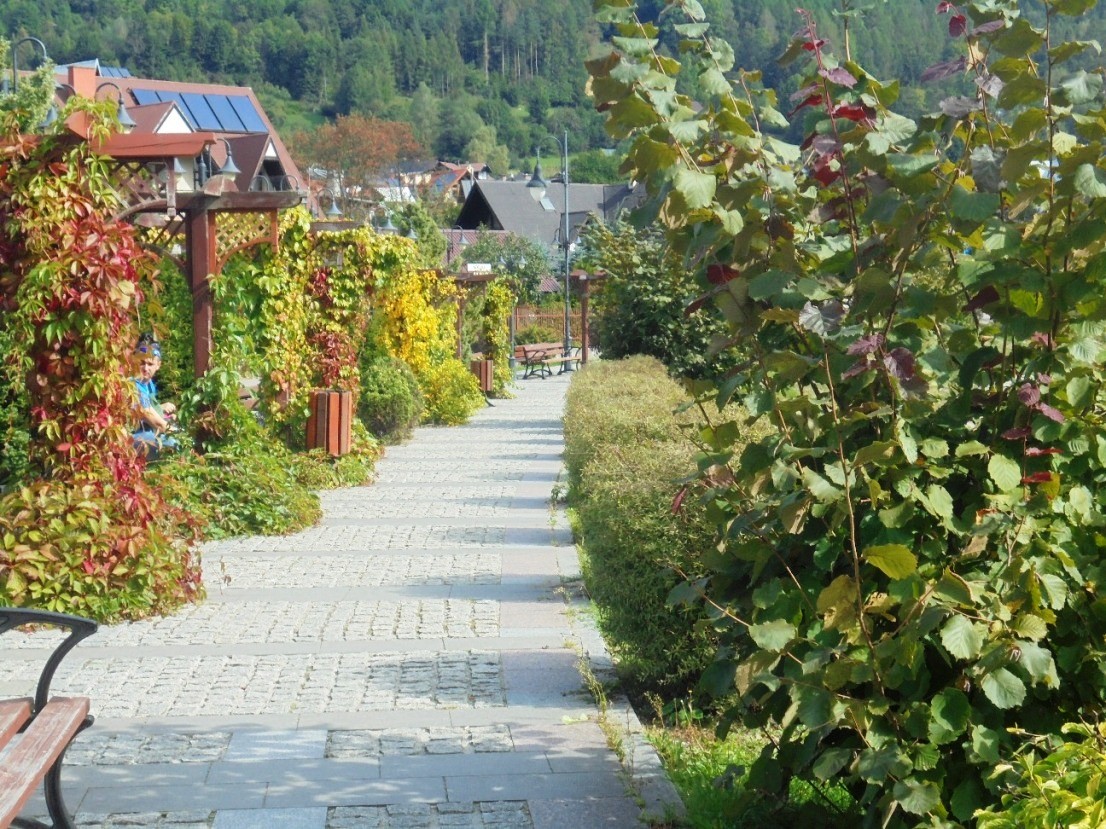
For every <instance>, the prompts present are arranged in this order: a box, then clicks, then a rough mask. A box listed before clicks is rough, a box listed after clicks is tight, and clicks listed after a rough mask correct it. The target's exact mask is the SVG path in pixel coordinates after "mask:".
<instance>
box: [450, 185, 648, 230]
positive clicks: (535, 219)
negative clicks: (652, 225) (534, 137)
mask: <svg viewBox="0 0 1106 829" xmlns="http://www.w3.org/2000/svg"><path fill="white" fill-rule="evenodd" d="M633 195H634V192H633V189H632V188H631V187H629V186H627V185H624V184H571V183H570V184H569V186H568V208H569V236H570V238H573V239H574V238H575V237H576V235H577V233H578V232H579V229H580V226H581V225H582V224H583V223H584V221H585V220H586V219H587V217H588V216H591V215H597V216H600V217H602V218H604V219H613V218H614V217H615V216H616V215H617V214H618V212H619V211H620V210H621V209H622V207H624V206H629V201H630V200H631V199H632V197H633ZM563 211H564V189H563V186H562V185H561V184H558V183H555V182H554V183H551V184H550V185H549V188H548V190H547V192H546V195H545V198H544V199H543V200H542V202H541V203H539V202H536V201H534V198H533V196H532V195H531V194H530V188H528V187H527V186H526V182H525V181H481V180H478V181H475V182H473V185H472V190H471V191H470V192H469V194H468V197H467V198H466V199H465V203H464V205H463V206H462V207H461V213H460V215H459V216H458V217H457V224H458V225H460V226H461V227H463V228H478V227H487V228H488V229H490V230H508V231H511V232H512V233H517V234H518V235H519V236H525V237H526V238H528V239H532V240H533V241H536V242H542V243H544V244H553V243H554V242H556V241H557V240H558V239H559V238H560V233H561V228H562V227H563V225H564V218H563V216H564V213H563Z"/></svg>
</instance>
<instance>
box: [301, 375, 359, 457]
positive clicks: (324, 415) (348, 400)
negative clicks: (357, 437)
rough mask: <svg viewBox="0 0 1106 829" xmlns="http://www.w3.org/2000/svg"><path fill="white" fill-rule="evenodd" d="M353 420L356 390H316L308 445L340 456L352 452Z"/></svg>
mask: <svg viewBox="0 0 1106 829" xmlns="http://www.w3.org/2000/svg"><path fill="white" fill-rule="evenodd" d="M352 422H353V392H349V391H341V390H339V389H315V390H314V391H312V392H311V409H310V413H309V414H308V416H307V448H308V449H325V450H326V451H327V453H328V454H329V455H332V456H333V457H335V458H336V457H338V456H339V455H345V454H346V453H347V452H349V447H350V427H351V424H352Z"/></svg>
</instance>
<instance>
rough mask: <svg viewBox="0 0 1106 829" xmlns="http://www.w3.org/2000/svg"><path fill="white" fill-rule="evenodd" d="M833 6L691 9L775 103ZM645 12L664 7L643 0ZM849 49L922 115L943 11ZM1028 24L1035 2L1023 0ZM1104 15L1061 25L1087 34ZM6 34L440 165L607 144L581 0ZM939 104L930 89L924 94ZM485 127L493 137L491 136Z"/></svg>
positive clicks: (335, 8)
mask: <svg viewBox="0 0 1106 829" xmlns="http://www.w3.org/2000/svg"><path fill="white" fill-rule="evenodd" d="M842 2H843V0H701V3H702V5H703V7H704V8H705V9H706V12H707V16H708V20H710V21H711V23H712V24H713V26H714V30H715V32H717V33H720V34H721V35H722V36H724V37H725V38H726V39H727V40H728V41H729V42H730V43H732V44H733V47H734V49H735V51H736V54H737V63H738V65H739V66H744V67H747V68H761V69H763V70H764V71H765V77H766V79H767V81H768V82H769V83H770V84H771V85H774V86H776V87H777V88H780V89H781V90H782V91H784V92H786V91H788V89H789V84H790V78H789V77H788V76H787V75H786V74H785V72H784V71H783V70H781V69H780V68H779V67H778V66H777V65H776V64H775V62H774V59H775V58H776V57H777V56H778V55H780V54H781V52H782V51H783V48H784V46H785V45H786V43H787V42H788V40H789V39H790V37H791V35H792V33H793V32H794V31H795V29H797V28H798V26H799V23H800V20H799V18H798V16H797V14H796V12H795V9H796V7H805V8H808V9H810V10H811V11H812V12H814V13H815V14H816V16H817V18H818V19H819V21H820V26H821V27H822V31H823V32H824V33H825V36H827V37H828V38H829V39H830V41H831V42H836V39H839V38H840V22H841V21H840V18H836V17H835V16H834V14H833V12H834V10H840V8H841V6H842ZM642 5H643V11H644V12H645V13H646V14H656V13H657V12H658V11H659V9H661V8H663V6H664V2H663V0H644V2H643V4H642ZM848 5H850V6H853V7H858V6H863V7H865V9H866V10H865V11H864V12H863V14H862V15H861V16H860V17H859V18H856V19H854V20H853V21H852V32H851V41H852V46H853V54H854V57H856V58H857V59H858V60H859V61H860V62H861V63H862V64H863V65H864V66H865V67H866V68H868V69H869V71H871V72H872V73H873V74H875V75H877V76H878V77H881V78H885V79H891V78H899V79H900V80H902V82H903V85H904V87H906V88H907V92H906V95H907V102H906V103H907V105H908V107H909V108H911V109H920V108H922V107H924V106H926V105H927V104H928V103H932V102H931V101H930V102H927V101H925V96H926V94H927V91H926V90H925V89H924V88H921V87H918V86H917V85H916V80H917V78H918V77H919V75H920V74H921V72H922V70H923V69H924V68H925V67H926V66H929V65H930V64H932V63H935V62H937V61H939V60H941V59H942V57H947V56H948V55H949V50H950V48H951V46H950V43H949V39H948V36H947V26H948V16H947V15H937V14H936V13H935V10H936V7H937V0H864V2H858V0H848ZM1023 7H1024V8H1025V11H1026V13H1027V14H1030V15H1031V16H1035V17H1039V16H1040V8H1041V7H1040V3H1039V2H1038V0H1025V2H1024V3H1023ZM1104 18H1106V4H1104V5H1103V6H1101V7H1099V8H1097V9H1094V10H1092V11H1090V12H1087V13H1086V14H1085V15H1084V16H1083V17H1081V18H1078V19H1077V20H1075V21H1067V22H1066V23H1065V26H1066V28H1065V31H1064V32H1063V34H1064V35H1065V36H1067V37H1080V38H1094V37H1095V36H1096V35H1097V34H1098V33H1100V32H1102V31H1106V29H1104V28H1103V25H1102V24H1103V22H1104ZM0 20H3V21H4V29H5V30H6V31H8V32H12V33H17V34H19V35H28V34H29V35H35V36H37V37H40V38H41V39H42V40H44V41H45V43H46V45H47V47H48V49H49V52H50V56H51V57H52V58H53V59H54V60H55V61H57V62H67V61H74V60H83V59H87V58H92V57H98V58H100V59H101V61H102V62H104V63H106V64H109V65H120V66H125V67H127V68H128V69H130V70H131V71H132V72H134V73H135V74H140V75H145V76H149V77H156V78H173V79H178V80H218V81H225V82H232V83H238V84H247V85H250V86H252V87H254V88H255V89H256V90H257V91H258V93H259V94H260V95H261V97H262V100H263V102H264V103H265V105H266V108H267V109H268V110H269V111H270V113H271V115H273V117H274V120H276V121H277V125H278V127H280V128H282V129H288V130H290V129H292V128H294V127H301V126H303V125H305V124H307V123H310V122H311V121H312V120H314V121H316V122H317V121H318V120H320V119H321V118H322V117H331V116H333V115H335V114H338V113H361V114H366V115H375V116H377V117H380V118H387V119H394V120H406V121H409V122H410V123H411V124H412V125H413V127H414V130H415V134H416V135H417V136H418V138H419V139H420V140H421V141H422V142H423V143H424V144H425V145H426V146H427V147H428V149H430V150H432V151H434V152H436V153H437V154H438V155H439V156H441V157H444V158H459V157H462V156H463V155H465V152H466V149H467V148H468V145H470V143H471V142H472V140H473V139H474V137H478V138H479V139H480V140H481V141H485V142H491V143H494V144H496V145H499V146H501V147H503V148H506V149H507V150H509V152H510V154H511V155H512V156H513V157H515V158H518V157H519V156H526V155H527V154H528V153H529V152H530V151H531V148H532V147H533V146H534V143H535V139H537V138H538V137H539V136H542V135H548V133H550V132H559V131H560V130H561V129H562V128H563V127H568V128H570V129H571V130H572V135H573V144H574V149H584V148H586V147H589V146H591V147H598V146H602V145H604V144H606V143H607V141H606V139H605V138H604V136H603V132H602V128H601V121H600V119H599V117H598V116H597V115H595V113H593V112H592V111H591V107H590V105H589V103H588V101H587V99H586V96H585V94H584V82H585V72H584V69H583V65H582V62H583V60H584V59H585V58H586V57H587V56H588V55H589V54H591V53H592V52H593V51H594V50H595V49H596V47H597V44H598V43H599V41H600V39H601V36H602V32H601V30H600V28H599V27H598V26H597V25H596V23H595V22H594V21H593V19H592V15H591V3H590V0H71V2H63V0H0ZM934 94H936V93H934ZM493 129H494V134H493V133H492V132H491V130H493Z"/></svg>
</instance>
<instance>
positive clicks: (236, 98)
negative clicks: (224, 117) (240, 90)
mask: <svg viewBox="0 0 1106 829" xmlns="http://www.w3.org/2000/svg"><path fill="white" fill-rule="evenodd" d="M227 100H228V101H230V105H231V106H232V107H234V111H235V112H237V113H238V117H239V118H241V119H242V123H243V124H244V125H245V127H246V130H247V131H248V132H268V131H269V130H268V129H267V128H266V127H265V122H264V121H262V120H261V116H260V115H258V114H257V110H256V109H254V106H253V101H251V100H250V99H249V98H248V97H246V96H245V95H228V96H227Z"/></svg>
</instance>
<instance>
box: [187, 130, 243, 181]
mask: <svg viewBox="0 0 1106 829" xmlns="http://www.w3.org/2000/svg"><path fill="white" fill-rule="evenodd" d="M215 140H216V141H222V142H223V144H224V146H226V148H227V160H226V161H225V162H223V166H222V167H220V168H219V172H217V173H216V172H215V161H214V159H212V157H211V150H210V148H209V147H204V149H203V152H201V153H200V155H199V157H197V159H196V184H197V186H199V187H201V188H202V187H203V186H204V185H206V184H207V183H208V181H210V180H212V179H223V180H224V181H226V182H229V183H231V184H233V183H234V182H235V181H236V180H237V178H238V175H239V174H240V173H241V172H242V171H241V170H239V169H238V165H237V164H235V163H234V153H233V152H232V151H231V148H230V141H228V140H227V139H225V138H222V137H221V136H217V137H216V138H215Z"/></svg>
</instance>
